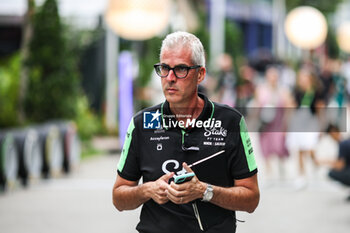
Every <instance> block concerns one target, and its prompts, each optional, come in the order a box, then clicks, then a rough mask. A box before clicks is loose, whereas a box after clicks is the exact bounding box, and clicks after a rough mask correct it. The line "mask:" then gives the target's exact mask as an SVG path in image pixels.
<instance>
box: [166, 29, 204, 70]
mask: <svg viewBox="0 0 350 233" xmlns="http://www.w3.org/2000/svg"><path fill="white" fill-rule="evenodd" d="M179 47H183V48H188V49H189V50H191V51H192V55H191V59H192V63H193V64H195V65H200V66H203V67H205V53H204V48H203V45H202V42H201V41H200V40H199V39H198V38H197V37H196V36H195V35H193V34H191V33H188V32H181V31H178V32H174V33H171V34H168V35H167V36H166V37H165V39H164V40H163V42H162V47H161V48H160V60H161V57H162V53H163V51H164V50H166V49H171V48H179Z"/></svg>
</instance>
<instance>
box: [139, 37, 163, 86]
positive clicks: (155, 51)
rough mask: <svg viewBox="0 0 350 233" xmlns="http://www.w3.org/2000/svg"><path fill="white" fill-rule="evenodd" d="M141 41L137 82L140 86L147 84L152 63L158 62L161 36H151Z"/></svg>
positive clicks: (151, 70)
mask: <svg viewBox="0 0 350 233" xmlns="http://www.w3.org/2000/svg"><path fill="white" fill-rule="evenodd" d="M141 43H142V47H141V52H140V53H139V54H140V58H139V60H140V64H139V66H140V71H139V72H140V73H139V79H138V84H139V86H141V87H144V86H146V85H147V83H148V82H149V80H150V77H151V74H152V72H153V65H154V64H156V63H157V62H159V52H160V46H161V43H162V38H159V37H153V38H152V39H149V40H146V41H144V42H141Z"/></svg>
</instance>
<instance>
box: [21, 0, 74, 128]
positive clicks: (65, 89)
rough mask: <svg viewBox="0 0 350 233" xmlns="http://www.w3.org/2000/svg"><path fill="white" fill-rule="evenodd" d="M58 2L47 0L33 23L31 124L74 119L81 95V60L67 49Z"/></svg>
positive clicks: (28, 107) (28, 108) (28, 100)
mask: <svg viewBox="0 0 350 233" xmlns="http://www.w3.org/2000/svg"><path fill="white" fill-rule="evenodd" d="M63 29H64V28H63V26H62V24H61V21H60V17H59V14H58V8H57V2H56V0H46V1H45V3H44V4H43V6H42V7H41V8H40V9H39V10H38V11H37V12H36V14H35V15H34V19H33V38H32V40H31V42H30V52H29V59H28V61H27V62H26V64H27V65H28V67H29V68H30V74H29V85H28V93H27V97H26V104H25V105H26V106H25V109H26V115H27V117H28V118H29V119H30V120H31V121H37V122H42V121H46V120H49V119H55V118H69V119H71V118H73V117H74V116H75V115H76V108H75V106H76V102H77V98H78V95H79V89H80V88H79V72H78V68H77V59H76V57H75V55H74V53H72V51H69V50H68V49H67V48H68V46H67V40H66V38H65V37H64V33H63V32H64V30H63Z"/></svg>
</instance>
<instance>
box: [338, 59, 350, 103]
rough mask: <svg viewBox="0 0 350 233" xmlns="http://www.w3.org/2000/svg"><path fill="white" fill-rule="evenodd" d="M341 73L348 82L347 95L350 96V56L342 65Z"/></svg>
mask: <svg viewBox="0 0 350 233" xmlns="http://www.w3.org/2000/svg"><path fill="white" fill-rule="evenodd" d="M340 72H341V74H342V76H343V77H344V78H345V81H346V91H347V95H348V96H349V95H350V56H349V57H348V59H347V60H346V61H344V62H343V63H342V64H341V68H340Z"/></svg>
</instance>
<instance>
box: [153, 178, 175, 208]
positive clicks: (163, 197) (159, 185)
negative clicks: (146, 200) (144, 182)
mask: <svg viewBox="0 0 350 233" xmlns="http://www.w3.org/2000/svg"><path fill="white" fill-rule="evenodd" d="M173 176H174V173H173V172H171V173H168V174H165V175H163V176H162V177H160V178H159V179H158V180H156V181H154V182H149V183H148V185H149V188H148V194H149V196H150V197H151V198H152V199H153V201H155V202H156V203H158V204H160V205H162V204H165V203H167V202H168V201H169V199H168V197H167V192H166V190H167V189H168V186H169V184H168V182H169V179H170V178H171V177H173Z"/></svg>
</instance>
